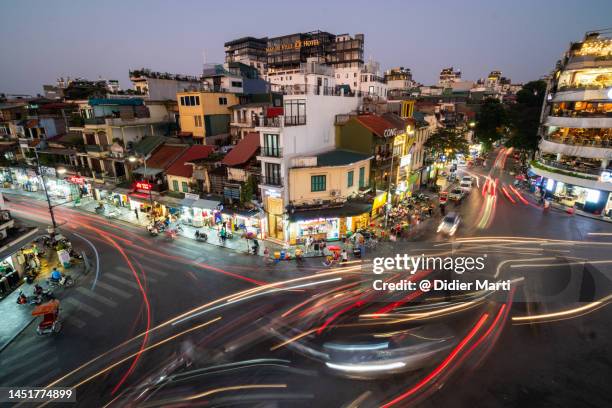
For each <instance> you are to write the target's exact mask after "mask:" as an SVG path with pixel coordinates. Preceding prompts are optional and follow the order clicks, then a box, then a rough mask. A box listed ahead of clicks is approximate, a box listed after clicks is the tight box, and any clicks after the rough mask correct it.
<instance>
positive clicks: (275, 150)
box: [261, 146, 283, 157]
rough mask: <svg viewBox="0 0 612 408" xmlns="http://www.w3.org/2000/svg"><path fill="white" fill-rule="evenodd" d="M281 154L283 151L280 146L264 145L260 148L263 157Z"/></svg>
mask: <svg viewBox="0 0 612 408" xmlns="http://www.w3.org/2000/svg"><path fill="white" fill-rule="evenodd" d="M282 155H283V151H282V149H281V148H280V147H271V146H264V147H263V148H262V149H261V156H265V157H281V156H282Z"/></svg>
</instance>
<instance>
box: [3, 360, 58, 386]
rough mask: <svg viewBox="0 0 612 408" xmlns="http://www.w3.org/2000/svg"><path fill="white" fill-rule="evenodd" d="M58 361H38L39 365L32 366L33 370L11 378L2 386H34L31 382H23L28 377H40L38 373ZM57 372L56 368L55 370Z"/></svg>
mask: <svg viewBox="0 0 612 408" xmlns="http://www.w3.org/2000/svg"><path fill="white" fill-rule="evenodd" d="M57 363H58V360H56V359H49V360H42V361H40V363H37V364H36V365H34V368H33V369H32V370H29V371H26V372H24V373H23V374H21V375H18V376H14V377H13V376H11V378H10V379H8V383H7V384H4V385H12V386H22V385H23V384H29V385H32V386H33V385H36V384H35V383H34V382H33V381H24V380H26V379H27V378H29V377H34V376H36V377H40V373H41V372H44V371H45V369H46V368H50V367H52V366H53V365H54V364H55V365H57ZM56 370H57V368H56Z"/></svg>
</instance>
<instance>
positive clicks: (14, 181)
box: [2, 167, 42, 192]
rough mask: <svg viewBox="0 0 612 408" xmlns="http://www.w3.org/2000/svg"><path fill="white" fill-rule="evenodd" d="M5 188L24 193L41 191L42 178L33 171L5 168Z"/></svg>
mask: <svg viewBox="0 0 612 408" xmlns="http://www.w3.org/2000/svg"><path fill="white" fill-rule="evenodd" d="M2 176H3V180H2V181H3V186H4V187H5V188H8V187H10V188H14V189H16V190H24V191H31V192H35V191H39V190H40V189H41V188H42V186H41V184H40V178H39V177H38V176H37V175H36V172H35V171H34V170H33V169H22V168H15V167H10V168H5V169H4V171H3V174H2Z"/></svg>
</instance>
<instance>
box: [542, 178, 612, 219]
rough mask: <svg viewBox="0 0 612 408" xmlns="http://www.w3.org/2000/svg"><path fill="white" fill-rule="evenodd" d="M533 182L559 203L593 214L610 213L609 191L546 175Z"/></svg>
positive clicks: (611, 200) (610, 195) (611, 207)
mask: <svg viewBox="0 0 612 408" xmlns="http://www.w3.org/2000/svg"><path fill="white" fill-rule="evenodd" d="M535 184H536V186H537V187H538V188H539V191H540V192H544V194H545V195H546V196H547V197H549V198H553V199H554V200H555V201H556V202H558V203H559V204H562V205H564V206H567V207H573V208H576V209H578V210H582V211H584V212H588V213H592V214H595V215H606V216H610V215H612V194H610V192H609V191H605V190H598V189H591V188H586V187H581V186H576V185H572V184H568V183H564V182H562V181H559V180H554V179H552V178H546V177H540V178H538V179H537V180H536V183H535ZM611 187H612V184H611Z"/></svg>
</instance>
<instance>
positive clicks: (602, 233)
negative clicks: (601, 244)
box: [588, 232, 612, 236]
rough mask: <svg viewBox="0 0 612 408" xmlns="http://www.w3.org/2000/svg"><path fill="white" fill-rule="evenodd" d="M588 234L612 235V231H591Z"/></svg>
mask: <svg viewBox="0 0 612 408" xmlns="http://www.w3.org/2000/svg"><path fill="white" fill-rule="evenodd" d="M588 235H601V236H608V235H612V232H589V233H588Z"/></svg>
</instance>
